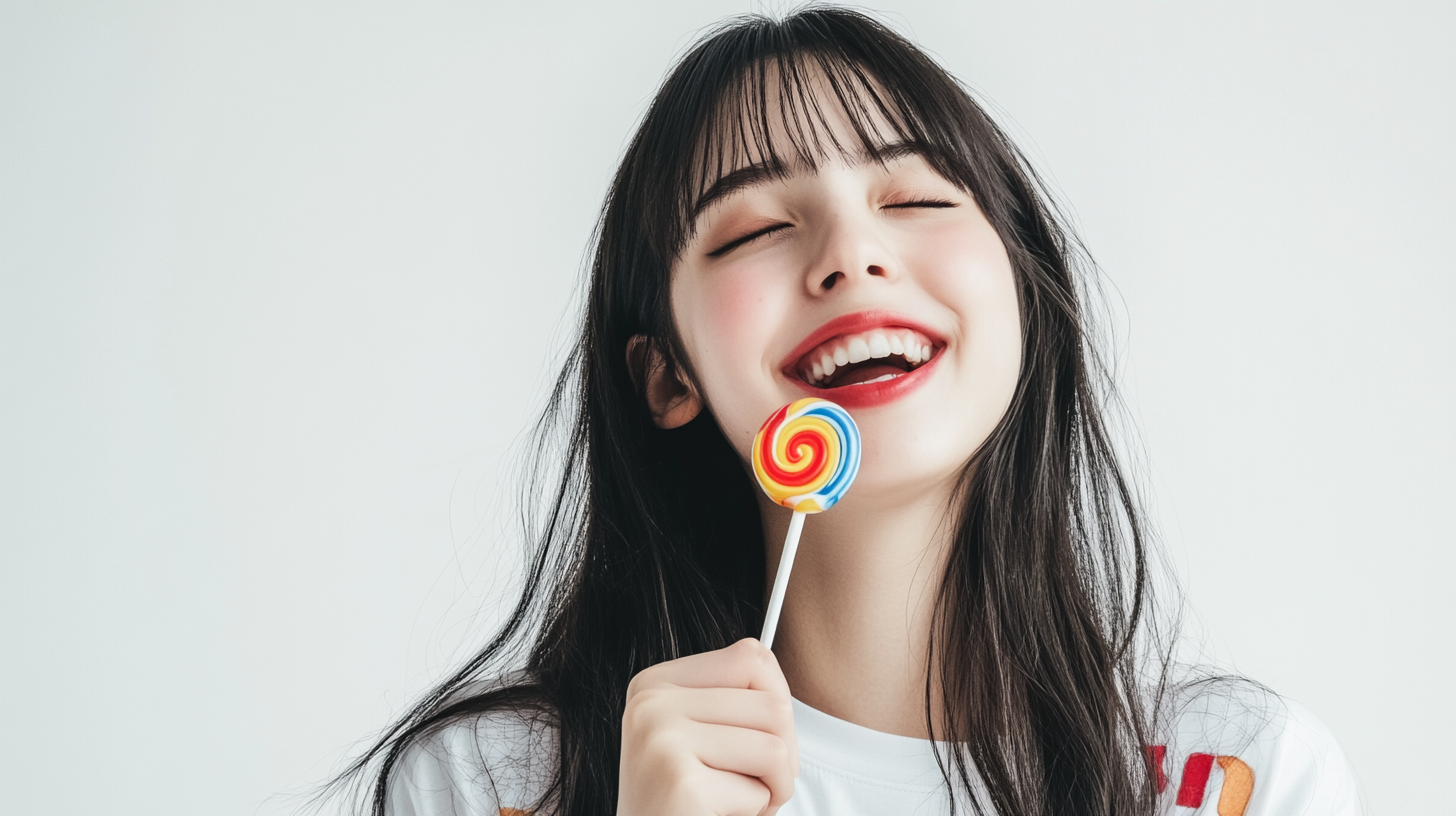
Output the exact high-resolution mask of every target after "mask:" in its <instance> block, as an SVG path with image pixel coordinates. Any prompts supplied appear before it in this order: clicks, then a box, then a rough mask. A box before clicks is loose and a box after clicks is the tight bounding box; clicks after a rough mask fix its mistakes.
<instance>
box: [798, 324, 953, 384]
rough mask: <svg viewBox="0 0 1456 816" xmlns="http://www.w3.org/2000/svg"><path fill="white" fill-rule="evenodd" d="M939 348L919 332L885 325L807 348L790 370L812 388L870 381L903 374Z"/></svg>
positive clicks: (880, 380) (889, 378)
mask: <svg viewBox="0 0 1456 816" xmlns="http://www.w3.org/2000/svg"><path fill="white" fill-rule="evenodd" d="M938 352H939V348H938V347H937V346H936V344H935V342H934V341H932V340H931V339H930V338H929V337H927V336H926V335H924V334H922V333H921V332H918V331H916V330H914V329H909V328H904V327H894V328H890V327H884V328H876V329H870V330H868V331H863V332H857V333H855V334H843V335H839V336H837V337H832V338H830V339H828V340H826V341H824V342H822V343H820V344H819V345H817V346H814V347H813V348H811V349H809V351H808V352H807V353H805V354H804V355H803V356H802V357H800V358H799V359H798V361H797V362H796V363H795V364H794V366H793V369H792V370H793V371H794V372H795V373H796V374H797V375H798V376H799V378H800V379H801V380H803V381H804V382H805V383H808V384H809V385H811V386H813V387H815V388H842V387H845V386H851V385H869V384H871V383H879V382H887V381H889V380H893V379H895V378H897V377H903V376H904V375H906V374H908V373H910V372H912V371H914V370H915V369H917V368H919V367H921V366H923V365H925V364H926V363H928V362H930V360H931V359H932V358H934V357H935V355H936V354H937V353H938Z"/></svg>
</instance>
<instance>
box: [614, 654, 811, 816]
mask: <svg viewBox="0 0 1456 816" xmlns="http://www.w3.org/2000/svg"><path fill="white" fill-rule="evenodd" d="M619 773H620V777H619V784H618V794H617V813H618V814H619V816H772V815H773V814H774V813H776V812H777V811H778V809H779V808H780V807H782V806H783V804H784V803H785V802H787V801H788V800H789V797H790V796H791V795H793V793H794V777H796V776H798V775H799V744H798V741H797V740H796V739H795V737H794V709H793V704H792V702H791V698H790V697H789V684H788V682H787V681H786V680H784V673H783V672H782V671H781V670H780V669H779V662H778V660H777V659H776V658H775V657H774V654H773V652H771V651H769V650H768V649H766V648H764V646H763V644H762V643H759V642H758V641H757V640H755V639H753V638H744V639H743V640H740V641H738V642H737V643H735V644H733V645H732V646H729V647H728V648H726V649H719V650H717V651H715V652H704V653H703V654H697V655H692V656H691V657H684V658H679V659H677V660H669V661H668V662H666V663H659V664H657V665H656V666H652V667H651V668H648V669H646V670H644V671H642V672H641V673H639V674H638V675H637V676H636V677H634V678H632V682H631V684H629V685H628V686H627V708H626V712H625V713H624V714H623V715H622V764H621V768H620V771H619Z"/></svg>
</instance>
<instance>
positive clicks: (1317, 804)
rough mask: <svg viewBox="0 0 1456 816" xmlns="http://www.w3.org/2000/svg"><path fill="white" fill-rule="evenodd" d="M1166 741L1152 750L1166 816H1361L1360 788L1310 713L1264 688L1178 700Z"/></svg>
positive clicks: (1200, 691)
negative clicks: (1314, 815)
mask: <svg viewBox="0 0 1456 816" xmlns="http://www.w3.org/2000/svg"><path fill="white" fill-rule="evenodd" d="M1170 715H1171V716H1170V718H1169V720H1168V723H1169V728H1168V730H1167V739H1165V740H1164V742H1163V744H1161V745H1155V746H1152V747H1151V748H1150V749H1149V760H1150V761H1151V763H1152V765H1153V772H1154V774H1155V775H1156V779H1157V782H1158V786H1159V789H1160V790H1161V791H1162V798H1161V800H1160V810H1161V812H1162V813H1164V814H1166V816H1214V815H1215V814H1217V816H1276V815H1277V816H1299V815H1300V814H1311V815H1312V814H1320V816H1359V814H1361V813H1363V812H1364V811H1363V807H1362V802H1361V794H1360V789H1359V783H1358V780H1357V778H1356V776H1355V773H1354V771H1353V769H1352V768H1351V767H1350V764H1349V761H1348V760H1347V759H1346V758H1345V754H1344V751H1342V750H1341V749H1340V744H1339V742H1338V741H1337V740H1336V739H1335V737H1334V735H1333V734H1331V733H1330V731H1329V729H1328V728H1326V727H1325V725H1324V724H1323V723H1321V722H1320V721H1319V719H1318V718H1317V717H1315V716H1314V714H1312V713H1311V712H1310V711H1309V710H1308V709H1306V708H1305V707H1304V706H1302V705H1300V704H1299V703H1296V702H1294V701H1291V700H1285V699H1283V698H1281V697H1279V696H1278V695H1275V694H1274V693H1272V692H1270V691H1268V690H1267V689H1264V688H1262V687H1260V686H1258V685H1257V684H1254V683H1250V682H1247V681H1230V682H1221V683H1213V684H1199V685H1198V686H1197V687H1195V688H1193V689H1191V690H1189V691H1185V692H1184V693H1182V694H1180V695H1176V696H1175V698H1174V702H1173V705H1172V706H1171V709H1170Z"/></svg>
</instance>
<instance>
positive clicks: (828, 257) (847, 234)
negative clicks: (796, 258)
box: [804, 212, 895, 296]
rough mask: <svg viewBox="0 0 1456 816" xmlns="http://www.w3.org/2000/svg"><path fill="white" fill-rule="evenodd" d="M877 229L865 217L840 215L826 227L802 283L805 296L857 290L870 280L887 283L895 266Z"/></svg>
mask: <svg viewBox="0 0 1456 816" xmlns="http://www.w3.org/2000/svg"><path fill="white" fill-rule="evenodd" d="M877 227H878V225H877V224H875V223H874V220H873V218H870V217H868V215H859V214H852V213H843V212H842V213H838V214H836V215H835V216H834V217H833V218H832V220H830V221H829V222H828V223H826V224H825V226H824V235H823V238H822V239H821V242H820V246H819V247H818V252H817V253H816V255H815V260H814V261H813V262H811V263H810V264H809V270H808V274H807V275H806V276H805V279H804V285H805V287H806V288H807V289H808V291H809V294H810V295H814V296H818V295H823V294H825V293H826V292H828V291H830V290H831V289H836V288H841V289H842V288H847V287H853V286H861V285H863V284H864V283H866V282H868V281H869V280H870V279H872V278H880V279H883V280H888V279H890V278H891V277H892V274H893V270H894V269H895V262H894V260H893V258H892V256H891V253H890V250H889V248H888V247H887V246H885V243H884V241H883V240H881V236H880V234H879V230H878V229H877Z"/></svg>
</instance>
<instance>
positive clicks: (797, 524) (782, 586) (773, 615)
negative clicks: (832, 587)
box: [758, 510, 806, 649]
mask: <svg viewBox="0 0 1456 816" xmlns="http://www.w3.org/2000/svg"><path fill="white" fill-rule="evenodd" d="M805 515H806V514H804V513H800V512H799V511H797V510H795V511H794V517H793V518H792V519H789V534H788V535H786V536H784V551H783V554H782V555H780V556H779V570H778V572H776V573H775V574H774V585H773V592H771V593H769V596H768V612H767V613H765V614H764V616H763V634H762V635H761V636H760V637H759V638H758V639H759V641H760V642H762V643H763V645H764V646H765V647H766V648H769V649H772V648H773V638H774V630H775V629H778V628H779V610H781V609H783V607H784V592H785V591H787V590H788V588H789V571H790V570H792V569H793V568H794V553H796V552H798V550H799V534H800V533H802V532H804V516H805Z"/></svg>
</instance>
